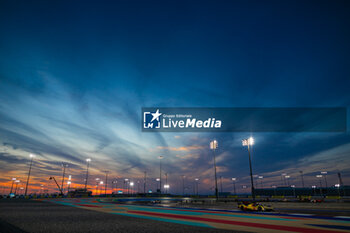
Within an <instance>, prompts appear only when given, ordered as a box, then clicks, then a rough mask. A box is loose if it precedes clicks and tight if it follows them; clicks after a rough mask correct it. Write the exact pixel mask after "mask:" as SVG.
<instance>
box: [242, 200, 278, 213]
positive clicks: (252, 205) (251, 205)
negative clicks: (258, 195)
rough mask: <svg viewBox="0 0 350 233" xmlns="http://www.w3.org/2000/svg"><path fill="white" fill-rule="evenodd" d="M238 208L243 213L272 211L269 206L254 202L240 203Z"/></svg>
mask: <svg viewBox="0 0 350 233" xmlns="http://www.w3.org/2000/svg"><path fill="white" fill-rule="evenodd" d="M238 208H239V209H241V210H243V211H247V210H248V211H273V208H272V207H271V206H270V205H262V204H261V203H256V202H241V203H238Z"/></svg>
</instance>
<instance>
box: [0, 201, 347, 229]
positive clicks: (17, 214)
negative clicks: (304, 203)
mask: <svg viewBox="0 0 350 233" xmlns="http://www.w3.org/2000/svg"><path fill="white" fill-rule="evenodd" d="M0 220H1V221H0V232H107V231H108V232H261V233H267V232H269V233H270V232H272V233H273V232H305V233H313V232H320V233H326V232H333V233H335V232H350V218H349V217H346V216H345V217H331V216H315V215H307V214H287V213H256V212H244V211H240V210H237V209H235V210H209V209H198V208H197V209H194V208H178V207H160V206H145V205H129V204H125V203H122V204H121V203H119V204H117V203H111V202H108V201H106V199H93V198H89V199H64V198H60V199H47V200H43V201H28V200H3V201H0Z"/></svg>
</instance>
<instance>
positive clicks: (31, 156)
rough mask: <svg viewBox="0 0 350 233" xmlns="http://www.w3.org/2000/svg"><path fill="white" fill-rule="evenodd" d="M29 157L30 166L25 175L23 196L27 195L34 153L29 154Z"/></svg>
mask: <svg viewBox="0 0 350 233" xmlns="http://www.w3.org/2000/svg"><path fill="white" fill-rule="evenodd" d="M29 157H30V166H29V172H28V177H27V183H26V190H25V191H24V196H27V191H28V184H29V178H30V172H31V170H32V165H33V159H34V157H35V155H34V154H29Z"/></svg>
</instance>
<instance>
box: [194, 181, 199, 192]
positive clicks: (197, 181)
mask: <svg viewBox="0 0 350 233" xmlns="http://www.w3.org/2000/svg"><path fill="white" fill-rule="evenodd" d="M194 180H195V181H196V189H197V196H198V181H199V178H196V179H194Z"/></svg>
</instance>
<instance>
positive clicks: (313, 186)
mask: <svg viewBox="0 0 350 233" xmlns="http://www.w3.org/2000/svg"><path fill="white" fill-rule="evenodd" d="M311 188H312V189H313V190H314V196H316V185H312V186H311Z"/></svg>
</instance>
